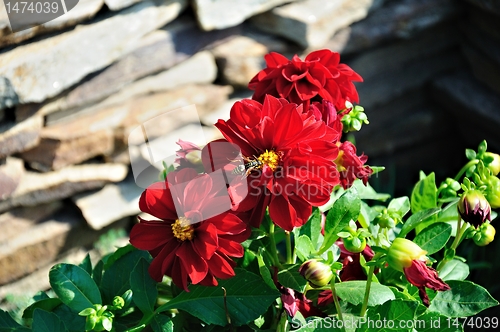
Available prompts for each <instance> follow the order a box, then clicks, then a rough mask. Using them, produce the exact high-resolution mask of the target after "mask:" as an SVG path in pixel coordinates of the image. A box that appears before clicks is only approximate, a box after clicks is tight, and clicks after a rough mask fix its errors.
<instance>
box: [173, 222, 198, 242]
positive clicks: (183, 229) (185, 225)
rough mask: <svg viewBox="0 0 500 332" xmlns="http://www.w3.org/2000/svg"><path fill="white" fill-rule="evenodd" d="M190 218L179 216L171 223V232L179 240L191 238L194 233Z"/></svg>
mask: <svg viewBox="0 0 500 332" xmlns="http://www.w3.org/2000/svg"><path fill="white" fill-rule="evenodd" d="M190 222H191V220H189V219H188V218H186V217H179V219H177V220H176V221H175V222H174V223H173V224H172V232H173V233H174V236H175V237H176V238H178V239H179V240H181V241H186V240H192V239H193V234H194V227H193V225H191V224H190Z"/></svg>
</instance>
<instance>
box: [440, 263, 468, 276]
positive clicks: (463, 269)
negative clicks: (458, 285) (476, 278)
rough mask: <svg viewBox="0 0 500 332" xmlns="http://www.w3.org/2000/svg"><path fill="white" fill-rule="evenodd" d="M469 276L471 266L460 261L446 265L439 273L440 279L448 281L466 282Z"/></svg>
mask: <svg viewBox="0 0 500 332" xmlns="http://www.w3.org/2000/svg"><path fill="white" fill-rule="evenodd" d="M468 276H469V265H467V264H465V263H464V262H461V261H459V260H458V259H453V260H451V261H449V262H448V263H446V264H445V265H444V266H443V267H442V268H441V271H439V277H440V278H441V279H443V280H444V281H447V280H465V279H466V278H467V277H468Z"/></svg>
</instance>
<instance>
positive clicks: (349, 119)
mask: <svg viewBox="0 0 500 332" xmlns="http://www.w3.org/2000/svg"><path fill="white" fill-rule="evenodd" d="M346 106H351V107H352V104H351V105H346ZM351 107H347V108H351ZM341 121H342V126H343V131H344V132H345V133H347V132H350V131H359V130H360V129H361V127H362V126H363V124H369V123H370V122H369V121H368V117H367V116H366V114H365V109H364V108H363V107H362V106H359V105H356V106H354V107H352V109H351V111H350V112H349V113H346V114H344V115H343V116H342V119H341Z"/></svg>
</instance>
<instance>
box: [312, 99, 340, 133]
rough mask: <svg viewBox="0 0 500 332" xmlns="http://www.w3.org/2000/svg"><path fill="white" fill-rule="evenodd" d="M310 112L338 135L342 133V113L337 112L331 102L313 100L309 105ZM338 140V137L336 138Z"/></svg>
mask: <svg viewBox="0 0 500 332" xmlns="http://www.w3.org/2000/svg"><path fill="white" fill-rule="evenodd" d="M309 108H310V110H311V112H313V114H314V116H315V117H316V119H318V120H322V121H323V122H325V123H326V125H327V126H328V127H332V128H333V129H335V131H337V132H338V133H339V134H340V135H341V134H342V122H341V121H340V120H341V119H342V116H343V114H345V113H341V114H337V110H336V109H335V107H334V106H333V104H332V103H331V102H329V101H328V100H323V101H322V102H321V103H319V102H317V101H315V102H313V103H311V105H310V106H309ZM338 140H340V137H339V138H338Z"/></svg>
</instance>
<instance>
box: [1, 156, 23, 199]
mask: <svg viewBox="0 0 500 332" xmlns="http://www.w3.org/2000/svg"><path fill="white" fill-rule="evenodd" d="M23 175H24V163H23V161H22V160H20V159H16V158H7V160H6V161H5V164H1V163H0V200H3V199H6V198H7V197H9V196H10V194H12V193H13V192H14V191H15V190H16V188H17V186H18V185H19V182H20V181H21V178H22V176H23Z"/></svg>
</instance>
